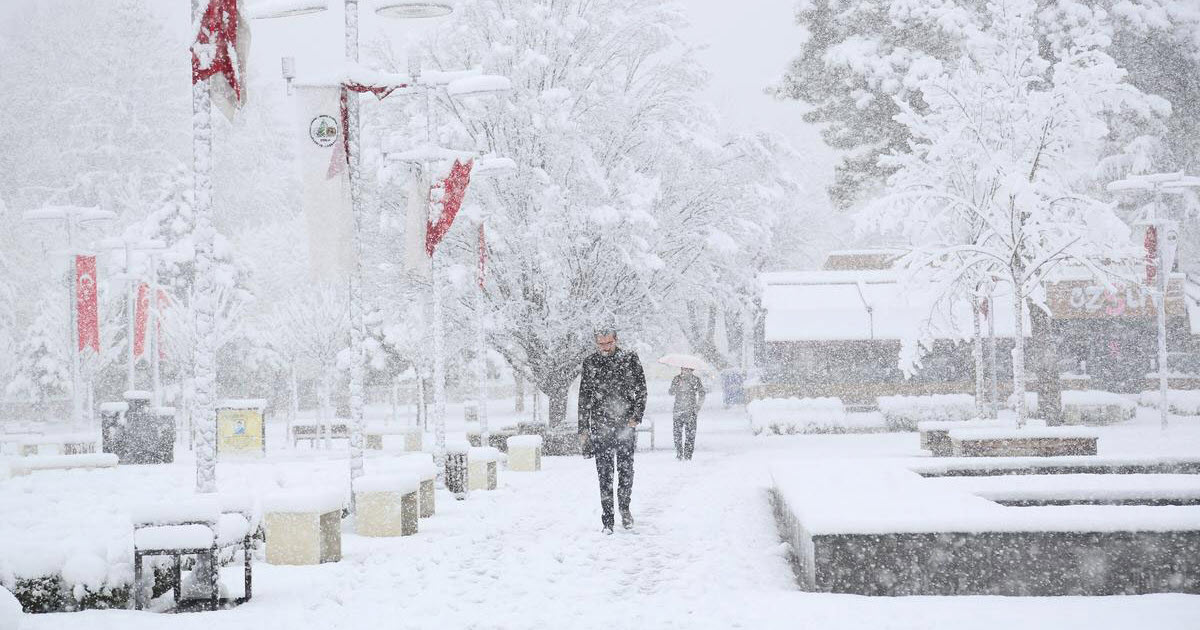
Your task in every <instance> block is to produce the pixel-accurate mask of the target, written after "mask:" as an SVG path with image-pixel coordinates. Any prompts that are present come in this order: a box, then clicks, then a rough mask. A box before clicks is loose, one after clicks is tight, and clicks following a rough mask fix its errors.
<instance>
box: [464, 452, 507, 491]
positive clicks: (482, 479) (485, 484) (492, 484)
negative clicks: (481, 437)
mask: <svg viewBox="0 0 1200 630" xmlns="http://www.w3.org/2000/svg"><path fill="white" fill-rule="evenodd" d="M499 461H500V451H499V449H495V448H492V447H490V446H473V447H471V449H470V450H469V451H467V489H468V490H495V489H496V474H497V470H496V469H497V463H498V462H499Z"/></svg>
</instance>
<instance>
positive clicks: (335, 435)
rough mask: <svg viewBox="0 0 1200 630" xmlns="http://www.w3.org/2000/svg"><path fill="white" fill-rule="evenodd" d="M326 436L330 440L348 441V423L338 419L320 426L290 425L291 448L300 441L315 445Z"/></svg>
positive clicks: (312, 424)
mask: <svg viewBox="0 0 1200 630" xmlns="http://www.w3.org/2000/svg"><path fill="white" fill-rule="evenodd" d="M326 436H328V437H329V439H331V440H348V439H350V423H349V422H348V421H346V420H342V419H340V418H339V419H338V420H336V421H334V422H329V423H325V424H320V423H316V422H312V423H293V424H292V447H293V448H294V447H295V446H296V445H297V444H298V443H299V442H300V440H308V442H309V444H310V445H312V444H315V443H316V442H317V440H323V439H325V437H326Z"/></svg>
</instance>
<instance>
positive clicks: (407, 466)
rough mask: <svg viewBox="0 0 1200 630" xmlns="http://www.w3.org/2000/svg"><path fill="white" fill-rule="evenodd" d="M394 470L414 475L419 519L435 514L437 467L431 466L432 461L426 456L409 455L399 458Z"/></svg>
mask: <svg viewBox="0 0 1200 630" xmlns="http://www.w3.org/2000/svg"><path fill="white" fill-rule="evenodd" d="M395 464H396V468H397V469H398V470H400V471H402V472H404V473H407V474H410V475H415V476H416V478H417V480H418V481H420V491H419V492H418V497H417V499H418V503H419V505H420V508H421V510H420V516H421V518H429V517H430V516H433V514H434V512H435V506H434V488H435V485H436V483H437V466H435V465H434V464H433V459H432V457H431V456H430V455H428V454H424V453H423V454H420V455H411V456H408V457H403V458H400V460H399V461H398V462H395Z"/></svg>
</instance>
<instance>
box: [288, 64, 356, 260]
mask: <svg viewBox="0 0 1200 630" xmlns="http://www.w3.org/2000/svg"><path fill="white" fill-rule="evenodd" d="M339 96H340V90H339V89H338V88H336V87H311V86H297V87H296V88H295V92H294V93H293V95H292V102H293V104H294V115H293V123H292V126H293V129H294V131H293V133H294V137H295V140H296V158H297V163H298V164H299V168H300V199H301V207H302V208H303V210H304V220H305V223H306V225H307V228H308V259H309V265H310V266H311V272H312V275H313V277H314V279H318V280H328V281H337V280H339V279H341V278H345V277H346V276H347V275H348V274H349V272H350V265H351V261H352V260H353V241H352V240H351V237H352V234H353V230H354V220H353V216H352V215H351V212H350V181H349V174H348V173H349V171H348V169H347V168H346V167H345V165H344V164H340V165H338V166H339V167H340V168H337V169H335V171H336V173H335V174H334V175H333V177H330V176H329V175H330V164H331V163H332V161H333V159H334V155H335V154H336V155H337V156H338V159H342V160H344V159H345V158H344V154H343V152H342V150H341V148H340V146H341V144H342V134H341V122H340V117H341V113H340V109H339V106H338V98H339Z"/></svg>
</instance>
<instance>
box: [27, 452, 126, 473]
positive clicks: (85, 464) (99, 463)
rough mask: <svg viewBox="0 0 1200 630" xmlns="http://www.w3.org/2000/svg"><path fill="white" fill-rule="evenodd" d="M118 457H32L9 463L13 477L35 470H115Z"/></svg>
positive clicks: (86, 455) (84, 454) (110, 455)
mask: <svg viewBox="0 0 1200 630" xmlns="http://www.w3.org/2000/svg"><path fill="white" fill-rule="evenodd" d="M117 462H118V459H117V456H116V455H114V454H112V453H80V454H77V455H30V456H28V457H22V458H19V459H17V460H14V461H11V462H9V466H10V467H11V470H12V474H13V475H27V474H29V473H30V472H32V471H35V470H73V469H84V470H92V469H96V468H113V467H115V466H116V465H117Z"/></svg>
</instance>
